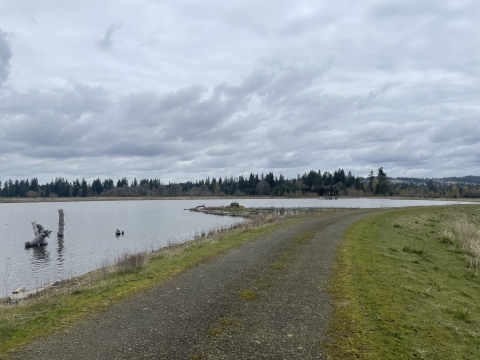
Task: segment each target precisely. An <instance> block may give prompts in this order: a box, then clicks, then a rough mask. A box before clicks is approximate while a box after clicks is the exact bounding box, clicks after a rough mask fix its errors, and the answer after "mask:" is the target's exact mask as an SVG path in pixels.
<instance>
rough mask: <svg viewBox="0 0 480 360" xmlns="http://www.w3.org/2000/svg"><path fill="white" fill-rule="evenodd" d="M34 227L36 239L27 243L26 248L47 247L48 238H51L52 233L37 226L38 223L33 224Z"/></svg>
mask: <svg viewBox="0 0 480 360" xmlns="http://www.w3.org/2000/svg"><path fill="white" fill-rule="evenodd" d="M32 227H33V233H34V235H35V237H34V238H33V240H32V241H27V242H26V243H25V247H32V246H41V245H47V244H48V242H47V240H46V238H47V237H49V236H50V234H51V233H52V232H51V231H50V230H45V229H44V228H43V226H42V225H40V224H37V221H34V222H32Z"/></svg>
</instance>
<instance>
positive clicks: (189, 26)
mask: <svg viewBox="0 0 480 360" xmlns="http://www.w3.org/2000/svg"><path fill="white" fill-rule="evenodd" d="M25 8H29V9H30V10H29V13H28V16H27V17H25V16H26V15H25V13H24V10H23V9H25ZM478 10H480V9H479V5H478V4H477V3H476V2H467V1H465V2H459V1H455V2H454V1H438V2H435V3H431V2H418V1H406V2H405V1H394V2H389V3H388V4H386V3H384V2H378V1H374V0H371V1H365V2H362V3H361V4H359V3H358V2H352V1H340V2H336V3H335V4H333V3H331V4H330V3H328V2H327V3H325V2H323V3H318V2H317V3H315V2H311V1H306V0H305V1H300V2H295V3H292V2H287V1H273V0H272V1H265V2H262V3H261V4H259V3H258V2H253V1H250V0H247V1H243V2H235V1H234V2H221V1H213V2H209V3H198V4H192V3H188V4H187V3H183V2H168V1H167V2H161V3H159V2H151V1H147V0H143V1H140V2H139V3H138V2H137V3H135V4H133V3H128V2H118V1H113V0H108V1H107V0H106V1H104V2H102V3H101V4H100V5H99V3H98V2H93V1H91V0H87V1H85V2H82V3H76V4H73V3H68V2H60V1H49V2H43V3H42V4H41V6H40V4H37V3H36V2H33V1H30V0H19V1H18V2H17V1H16V2H11V3H8V4H6V5H5V6H4V7H3V8H2V13H1V14H0V23H2V29H3V31H4V32H1V31H0V86H1V87H0V168H1V169H2V172H1V173H0V180H2V181H3V180H4V179H5V178H9V177H12V178H15V177H33V176H38V177H39V178H40V179H41V180H42V179H43V180H49V178H51V177H55V176H66V177H67V178H74V177H77V176H85V177H86V178H89V179H93V178H96V177H98V176H100V177H102V176H110V177H113V178H118V177H123V176H124V175H127V176H129V177H133V176H137V177H161V178H162V179H164V180H165V181H168V180H172V181H176V180H186V179H197V178H199V177H205V176H225V175H239V174H242V173H243V174H246V173H250V172H258V173H261V172H264V173H265V172H267V171H270V170H274V171H275V172H276V173H280V172H282V173H283V174H284V175H286V176H296V174H297V173H302V172H303V171H308V170H309V169H315V170H318V169H321V170H334V169H337V168H338V167H344V168H345V169H346V170H352V171H353V172H354V173H358V174H359V175H362V174H363V173H366V172H368V171H367V169H369V168H377V167H379V166H384V168H385V169H386V171H387V173H388V174H389V175H403V173H404V172H411V173H415V174H416V175H417V176H442V175H453V174H457V175H462V174H471V173H474V174H479V173H480V156H479V155H477V152H476V151H474V149H475V148H478V145H479V143H480V136H479V131H480V130H479V126H480V117H479V115H480V105H478V98H479V97H480V84H479V82H478V79H479V78H480V73H479V72H480V71H479V67H478V63H479V62H480V53H479V52H478V49H479V48H480V38H479V37H478V36H475V35H476V34H477V33H479V30H480V25H479V24H478V21H476V18H475V17H474V15H473V14H475V13H478ZM29 19H34V21H35V26H31V24H32V21H30V20H29ZM29 23H30V24H29ZM122 23H125V24H126V25H125V26H124V27H122V25H121V24H122ZM106 24H111V25H110V26H109V27H108V28H107V30H106V31H105V33H104V34H103V35H102V36H101V38H99V39H98V41H97V45H98V47H99V48H100V49H102V50H108V51H98V47H97V48H95V46H92V40H93V39H95V37H97V38H98V35H97V34H98V31H99V29H105V27H106ZM120 28H121V30H120ZM6 31H7V32H12V33H13V32H14V33H15V37H8V36H7V33H6ZM102 31H103V30H102ZM120 35H121V36H120ZM7 78H8V80H7ZM288 154H293V155H291V156H289V155H288ZM389 169H391V171H390V170H389ZM392 172H393V173H392Z"/></svg>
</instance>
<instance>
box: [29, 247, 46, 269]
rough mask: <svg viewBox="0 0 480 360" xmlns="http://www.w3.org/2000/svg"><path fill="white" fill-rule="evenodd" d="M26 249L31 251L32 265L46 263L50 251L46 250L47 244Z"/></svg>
mask: <svg viewBox="0 0 480 360" xmlns="http://www.w3.org/2000/svg"><path fill="white" fill-rule="evenodd" d="M28 250H29V251H33V256H32V258H31V260H30V262H31V263H32V265H46V264H48V262H49V261H50V253H49V252H48V251H47V246H32V247H31V248H28Z"/></svg>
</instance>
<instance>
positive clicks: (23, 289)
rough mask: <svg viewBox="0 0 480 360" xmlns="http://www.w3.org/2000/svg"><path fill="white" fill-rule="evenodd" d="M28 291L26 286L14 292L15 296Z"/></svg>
mask: <svg viewBox="0 0 480 360" xmlns="http://www.w3.org/2000/svg"><path fill="white" fill-rule="evenodd" d="M25 290H26V288H25V286H22V287H19V288H18V289H15V290H13V293H14V294H20V293H22V292H24V291H25Z"/></svg>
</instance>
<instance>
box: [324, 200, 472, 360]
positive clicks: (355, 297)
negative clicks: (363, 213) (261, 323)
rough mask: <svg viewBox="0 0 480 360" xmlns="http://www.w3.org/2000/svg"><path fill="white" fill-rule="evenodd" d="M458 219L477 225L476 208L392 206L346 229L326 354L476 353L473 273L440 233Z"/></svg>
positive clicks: (456, 355) (468, 355)
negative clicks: (398, 207)
mask: <svg viewBox="0 0 480 360" xmlns="http://www.w3.org/2000/svg"><path fill="white" fill-rule="evenodd" d="M458 219H466V220H468V222H469V223H470V224H473V225H475V226H477V228H478V227H480V207H479V206H477V205H465V206H448V207H446V206H445V207H432V208H415V209H402V210H396V211H391V212H386V213H381V214H379V215H375V216H371V217H369V218H367V219H364V220H362V221H360V222H358V223H356V224H354V225H353V226H351V227H350V228H349V229H348V230H347V232H346V234H345V237H344V240H343V241H342V243H341V244H340V246H339V248H338V249H337V254H336V261H335V266H334V278H333V283H332V294H333V299H334V305H335V311H334V316H333V319H332V321H331V324H330V329H329V331H330V342H328V343H326V344H325V350H326V352H327V356H328V358H330V359H411V358H419V359H479V358H480V341H479V340H480V304H479V303H478V299H479V298H480V276H478V275H477V274H476V271H474V269H472V267H471V263H470V262H469V259H468V258H466V255H465V254H464V253H462V252H461V251H458V250H457V249H455V248H454V247H452V246H451V245H450V244H448V243H447V242H445V239H444V235H443V234H444V233H445V230H448V229H449V228H451V227H452V226H453V224H454V223H456V222H457V221H458Z"/></svg>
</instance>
